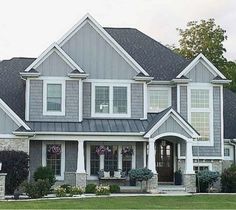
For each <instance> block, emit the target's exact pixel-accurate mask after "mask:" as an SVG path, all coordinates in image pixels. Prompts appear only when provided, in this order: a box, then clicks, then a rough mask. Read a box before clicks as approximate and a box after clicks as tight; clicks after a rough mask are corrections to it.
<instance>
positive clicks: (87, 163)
mask: <svg viewBox="0 0 236 210" xmlns="http://www.w3.org/2000/svg"><path fill="white" fill-rule="evenodd" d="M103 144H107V145H111V146H112V145H118V167H121V168H118V169H122V154H120V152H121V147H122V146H127V145H130V146H132V148H133V151H134V152H133V155H132V169H135V168H136V144H135V142H128V143H116V142H107V143H106V142H104V143H103ZM91 145H99V142H97V143H96V142H88V143H87V144H86V160H87V161H86V172H87V175H88V179H89V180H97V179H98V177H97V176H94V175H91V172H90V147H91ZM101 169H104V155H100V170H101Z"/></svg>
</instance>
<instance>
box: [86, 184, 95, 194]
mask: <svg viewBox="0 0 236 210" xmlns="http://www.w3.org/2000/svg"><path fill="white" fill-rule="evenodd" d="M85 193H96V185H95V184H88V185H87V186H86V188H85Z"/></svg>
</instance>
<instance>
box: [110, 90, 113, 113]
mask: <svg viewBox="0 0 236 210" xmlns="http://www.w3.org/2000/svg"><path fill="white" fill-rule="evenodd" d="M109 100H110V103H109V104H110V109H109V113H110V114H113V86H112V85H110V86H109Z"/></svg>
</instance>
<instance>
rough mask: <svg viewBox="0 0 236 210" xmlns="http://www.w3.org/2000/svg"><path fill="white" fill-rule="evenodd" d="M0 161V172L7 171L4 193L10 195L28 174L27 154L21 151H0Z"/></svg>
mask: <svg viewBox="0 0 236 210" xmlns="http://www.w3.org/2000/svg"><path fill="white" fill-rule="evenodd" d="M0 162H2V171H1V172H2V173H7V177H6V194H8V195H10V194H11V195H12V194H13V193H14V190H15V189H16V188H17V187H18V186H19V185H20V184H21V183H22V182H23V181H24V180H26V179H27V177H28V175H29V156H28V154H27V153H25V152H23V151H14V150H8V151H0Z"/></svg>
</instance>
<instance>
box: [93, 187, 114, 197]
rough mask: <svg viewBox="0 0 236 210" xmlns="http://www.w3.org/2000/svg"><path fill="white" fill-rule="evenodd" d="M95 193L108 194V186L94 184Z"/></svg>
mask: <svg viewBox="0 0 236 210" xmlns="http://www.w3.org/2000/svg"><path fill="white" fill-rule="evenodd" d="M95 189H96V195H110V187H109V186H103V185H99V186H96V188H95Z"/></svg>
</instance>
